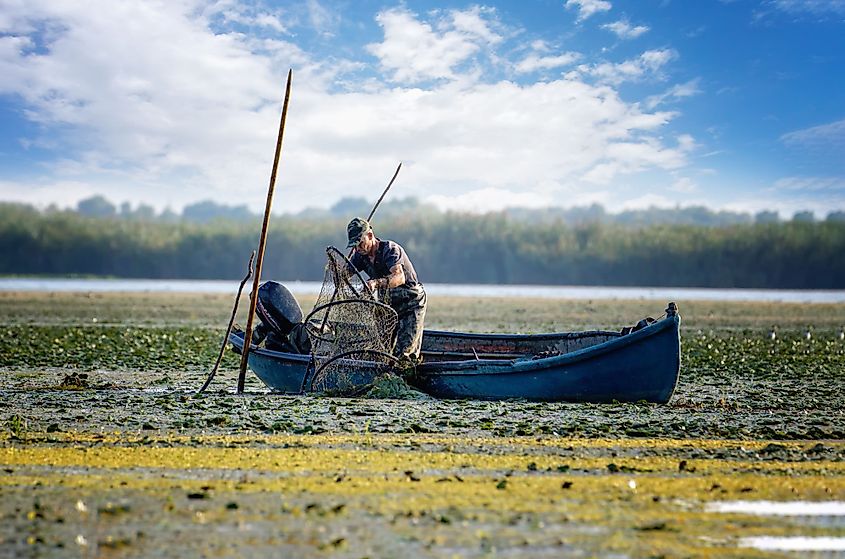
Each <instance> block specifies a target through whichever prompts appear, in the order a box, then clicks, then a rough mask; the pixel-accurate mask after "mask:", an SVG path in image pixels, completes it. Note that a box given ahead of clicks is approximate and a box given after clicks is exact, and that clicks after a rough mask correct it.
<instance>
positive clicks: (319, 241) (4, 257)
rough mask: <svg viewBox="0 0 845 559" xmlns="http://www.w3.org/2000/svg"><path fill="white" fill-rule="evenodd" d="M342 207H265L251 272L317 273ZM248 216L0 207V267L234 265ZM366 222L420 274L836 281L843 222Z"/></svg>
mask: <svg viewBox="0 0 845 559" xmlns="http://www.w3.org/2000/svg"><path fill="white" fill-rule="evenodd" d="M345 224H346V219H345V218H338V217H331V216H330V217H319V218H313V219H311V218H301V217H300V218H289V219H286V218H277V219H276V220H275V221H274V223H273V225H272V228H271V231H270V235H269V238H268V246H267V259H266V260H265V264H264V272H263V275H264V277H267V278H277V279H282V280H319V279H320V278H321V277H322V271H323V266H324V259H325V257H324V254H323V249H324V248H325V247H326V246H328V245H342V244H343V243H344V241H345V236H344V232H345ZM258 230H259V224H258V222H257V220H253V221H235V220H216V221H212V222H208V223H196V222H190V221H185V220H182V221H174V222H168V221H165V220H161V219H158V220H144V219H126V218H117V217H85V216H82V215H80V214H78V213H75V212H46V213H43V214H42V213H40V212H38V211H36V210H34V209H32V208H29V207H26V206H20V205H11V204H2V205H0V273H4V274H62V275H66V274H93V275H100V276H115V277H133V278H139V277H145V278H193V279H201V278H221V279H235V278H240V277H242V276H243V274H244V271H245V268H246V262H247V260H248V256H249V253H250V252H251V251H252V249H253V247H254V245H255V244H256V242H257V235H258ZM376 231H377V233H378V234H380V235H382V236H384V237H387V238H391V239H394V240H396V241H398V242H400V243H401V244H403V245H404V246H405V248H406V249H407V250H408V252H409V254H411V255H412V258H413V261H414V264H415V266H416V268H417V270H418V272H419V274H420V277H421V279H422V280H423V281H424V282H449V283H500V284H514V283H516V284H518V283H525V284H560V285H623V286H690V287H756V288H795V289H809V288H826V289H842V288H843V287H845V259H843V258H841V255H842V254H845V221H841V220H837V219H828V220H826V221H824V222H813V221H803V220H793V221H790V222H772V223H765V222H760V223H737V224H733V225H726V226H722V227H708V226H698V225H686V224H674V225H673V224H654V225H636V226H635V225H624V224H620V223H616V222H607V221H601V220H597V221H593V222H583V223H579V224H574V225H567V224H566V223H564V222H562V221H560V220H557V221H543V220H538V221H526V220H520V219H516V218H513V217H509V216H508V215H507V214H505V213H501V214H487V215H482V216H471V215H463V214H451V213H447V214H441V213H437V212H431V211H428V212H421V213H419V214H417V213H415V212H408V213H405V214H401V213H391V212H386V213H385V214H384V215H383V217H382V219H381V220H380V221H379V222H378V223H377V224H376Z"/></svg>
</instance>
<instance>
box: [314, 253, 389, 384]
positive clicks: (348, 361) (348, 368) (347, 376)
mask: <svg viewBox="0 0 845 559" xmlns="http://www.w3.org/2000/svg"><path fill="white" fill-rule="evenodd" d="M326 259H327V262H326V268H325V273H324V277H323V284H322V287H321V290H320V295H319V296H318V297H317V301H316V302H315V304H314V307H313V309H312V310H311V312H310V313H308V315H307V316H306V318H305V319H304V321H303V322H304V324H305V325H306V331H307V332H308V336H309V338H310V339H311V360H312V367H311V369H312V374H310V375H306V377H305V378H304V379H303V384H302V389H303V391H305V390H306V389H307V390H308V391H333V392H340V393H343V392H348V393H353V392H354V391H356V389H360V387H361V385H362V384H367V383H368V382H371V379H373V378H375V377H376V376H379V375H383V374H386V373H388V372H391V371H395V369H396V368H397V365H398V363H399V361H398V359H397V358H396V357H395V356H394V355H393V353H392V350H393V346H394V344H395V342H396V333H397V326H398V316H397V314H396V311H395V310H394V309H393V308H392V307H390V306H389V305H387V304H385V303H383V302H380V301H378V300H377V297H376V296H375V295H374V294H373V293H372V292H371V291H370V290H369V288H368V287H367V283H366V282H365V281H364V278H363V277H362V276H361V274H360V272H358V270H357V269H356V268H355V267H354V266H353V265H352V263H351V261H350V260H349V258H347V257H346V255H344V254H343V253H342V252H340V251H339V250H338V249H337V248H335V247H332V246H329V247H327V248H326Z"/></svg>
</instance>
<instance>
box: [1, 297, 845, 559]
mask: <svg viewBox="0 0 845 559" xmlns="http://www.w3.org/2000/svg"><path fill="white" fill-rule="evenodd" d="M679 303H680V308H681V314H682V316H683V326H682V352H683V365H682V370H681V379H680V383H679V386H678V389H677V391H676V393H675V396H674V397H673V399H672V401H671V402H670V403H669V404H668V405H663V406H659V405H653V404H645V403H639V404H619V403H615V404H604V405H590V404H565V403H536V402H524V401H505V402H481V401H440V400H434V399H430V398H429V399H411V400H396V399H380V398H369V399H347V398H330V397H321V396H281V395H274V394H268V393H267V392H266V390H265V389H264V387H263V386H262V385H261V384H260V383H259V382H258V381H257V380H256V379H255V377H254V375H249V376H248V380H247V386H246V392H245V393H244V394H243V395H235V394H233V389H234V386H235V376H236V368H237V361H236V360H235V359H234V358H233V355H232V354H228V356H227V359H226V360H224V363H223V369H222V370H221V373H220V374H219V375H218V377H217V378H216V380H215V382H214V383H213V384H212V387H211V391H210V392H206V393H204V394H202V395H200V396H196V395H195V394H194V392H195V390H196V389H197V388H198V387H199V386H200V384H201V383H202V380H203V379H204V377H205V374H206V371H207V369H208V367H209V366H210V364H211V362H212V361H213V358H214V355H215V352H216V350H217V348H218V347H219V345H218V344H219V341H220V336H222V333H223V328H224V325H225V323H226V321H227V320H228V315H229V312H230V308H231V307H230V305H231V301H230V300H229V297H226V296H221V295H200V294H196V295H191V294H184V295H182V294H180V295H175V294H151V293H138V294H115V293H91V294H88V293H67V294H62V293H0V333H2V335H3V338H2V341H0V379H2V380H0V396H2V397H0V425H3V426H4V428H3V429H0V495H1V496H2V498H1V499H0V516H2V517H3V519H4V522H3V523H2V525H0V548H2V549H3V550H4V551H6V552H7V553H8V554H9V555H10V556H16V557H18V556H20V557H30V556H31V557H56V558H59V557H68V556H82V557H88V556H90V557H101V556H102V557H137V556H163V557H184V558H194V557H230V556H231V557H236V556H237V557H241V556H244V557H245V556H292V557H304V558H311V557H315V558H317V557H328V556H331V557H349V558H354V559H359V558H361V557H393V556H398V555H400V554H401V555H405V556H408V557H465V558H469V557H479V558H480V557H493V556H499V555H504V556H530V557H559V556H564V557H566V556H574V557H604V556H619V557H702V558H705V557H720V558H721V557H724V558H727V557H743V558H745V557H769V556H771V555H772V553H771V552H769V551H765V550H755V549H753V548H749V547H744V543H745V540H744V538H749V537H755V536H787V537H788V536H809V537H843V536H845V528H843V526H841V525H840V524H837V523H824V522H822V523H813V522H812V521H811V520H812V519H806V518H799V519H795V518H794V517H776V516H755V515H752V514H742V513H720V512H713V511H712V510H710V509H708V506H709V505H711V504H714V503H719V502H721V501H736V500H743V501H748V500H750V501H761V500H765V501H778V502H789V501H814V502H818V501H827V500H834V501H842V500H845V466H843V464H845V462H843V459H845V443H843V439H845V396H843V393H842V390H841V387H842V386H843V380H845V340H843V339H842V338H841V335H840V334H841V328H842V326H843V324H842V319H843V317H845V305H843V304H824V305H795V304H772V303H719V302H696V301H690V302H685V301H680V302H679ZM302 304H303V307H308V306H309V301H302ZM664 306H665V301H659V302H658V301H549V300H524V299H513V300H507V299H474V298H438V297H433V298H432V299H431V304H430V314H429V322H430V324H431V325H432V327H437V328H448V329H454V328H461V329H467V330H474V331H490V330H505V331H523V332H531V331H535V332H536V331H540V330H569V329H582V328H596V327H605V328H607V327H618V326H621V325H623V324H630V323H631V321H635V320H636V319H637V318H639V317H641V316H644V315H646V314H651V315H653V316H656V315H658V314H659V313H660V312H661V311H662V309H663V308H664ZM244 307H245V305H243V304H242V305H241V308H242V309H243V308H244ZM239 320H241V321H242V320H243V315H242V314H241V315H240V316H239ZM773 325H774V326H776V328H775V337H774V339H772V337H771V335H770V331H771V329H772V326H773ZM808 332H809V334H810V335H809V337H808V336H807V333H808ZM382 388H385V389H387V390H385V393H387V394H388V395H389V394H390V393H391V392H392V388H393V387H390V386H386V387H382Z"/></svg>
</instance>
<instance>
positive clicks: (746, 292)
mask: <svg viewBox="0 0 845 559" xmlns="http://www.w3.org/2000/svg"><path fill="white" fill-rule="evenodd" d="M282 283H283V284H284V285H285V286H286V287H287V288H288V289H290V290H291V292H292V293H294V294H297V295H316V294H318V293H319V292H320V287H321V284H320V282H314V281H283V282H282ZM237 288H238V282H237V281H226V280H153V279H60V278H56V279H53V278H0V291H45V292H47V291H55V292H73V291H81V292H88V291H90V292H124V291H129V292H154V293H155V292H161V293H166V292H172V293H235V292H237ZM426 291H427V292H428V294H429V295H434V296H443V297H514V298H540V299H575V300H584V299H599V300H604V299H648V300H661V301H678V300H681V301H758V302H786V303H790V302H791V303H842V302H845V290H815V289H812V290H801V289H710V288H690V287H607V286H582V285H491V284H450V283H427V284H426Z"/></svg>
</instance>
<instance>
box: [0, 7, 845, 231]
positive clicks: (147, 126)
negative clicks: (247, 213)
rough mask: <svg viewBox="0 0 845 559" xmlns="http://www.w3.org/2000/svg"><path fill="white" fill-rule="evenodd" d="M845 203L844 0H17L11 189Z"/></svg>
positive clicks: (443, 201)
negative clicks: (285, 105) (277, 154)
mask: <svg viewBox="0 0 845 559" xmlns="http://www.w3.org/2000/svg"><path fill="white" fill-rule="evenodd" d="M288 69H292V71H293V85H292V94H291V100H290V107H289V110H288V117H287V124H286V129H285V136H284V144H283V149H282V155H281V161H280V164H279V172H278V178H277V182H276V194H275V199H274V210H275V211H277V212H296V211H300V210H302V209H304V208H306V207H319V208H325V207H329V206H331V205H332V204H334V203H335V202H337V201H338V200H339V199H341V198H343V197H348V196H356V197H364V198H367V199H368V200H373V201H374V200H375V199H376V198H378V196H379V194H380V193H381V190H382V189H383V188H384V186H385V185H386V184H387V182H388V180H389V179H390V177H391V176H392V174H393V171H394V169H395V168H396V165H397V164H398V163H399V162H402V164H403V166H402V171H401V173H400V175H399V177H398V179H397V181H396V184H395V185H394V187H393V189H392V190H391V193H390V196H391V197H397V198H405V197H409V196H413V197H416V198H417V199H419V200H420V201H422V202H427V203H432V204H435V205H437V206H438V207H440V208H442V209H450V210H456V211H471V212H486V211H496V210H499V209H502V208H504V207H528V208H543V207H549V206H560V207H571V206H583V205H588V204H592V203H598V204H602V205H603V206H604V207H605V208H607V209H608V210H609V211H621V210H624V209H636V208H647V207H651V206H656V207H662V208H672V207H678V206H680V207H686V206H692V205H705V206H708V207H710V208H713V209H716V210H720V209H726V210H733V211H744V212H752V213H753V212H757V211H762V210H772V211H777V212H779V213H780V214H781V216H782V217H785V218H786V217H790V216H791V215H792V214H794V213H795V212H798V211H812V212H815V214H816V216H817V217H820V218H821V217H824V216H825V215H827V214H828V213H829V212H831V211H838V210H845V0H557V1H551V0H523V1H513V2H508V1H502V0H500V1H488V2H482V3H471V2H416V1H410V0H407V1H404V2H402V1H400V2H395V1H390V0H385V1H377V2H376V1H371V0H354V1H353V0H304V1H272V0H253V1H245V0H160V1H159V0H146V1H142V0H0V201H19V202H25V203H30V204H34V205H36V206H38V207H46V206H48V205H49V204H56V205H58V206H59V207H74V206H75V205H76V203H77V202H78V201H79V200H81V199H84V198H87V197H90V196H92V195H95V194H102V195H104V196H105V197H106V198H108V199H109V200H111V201H112V202H113V203H115V204H120V203H123V202H129V203H130V204H132V205H137V204H147V205H151V206H153V207H154V208H156V209H157V210H163V209H165V208H170V209H171V210H174V211H179V210H181V208H182V207H184V206H185V205H186V204H190V203H193V202H196V201H199V200H214V201H216V202H218V203H222V204H229V205H240V204H246V205H248V206H249V207H250V208H251V209H253V210H254V211H256V212H260V211H262V210H263V208H264V204H265V197H266V193H267V188H268V184H269V180H270V173H271V168H272V162H273V152H274V149H275V143H276V135H277V132H278V126H279V115H280V113H281V105H282V99H283V97H284V87H285V79H286V76H287V72H288Z"/></svg>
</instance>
